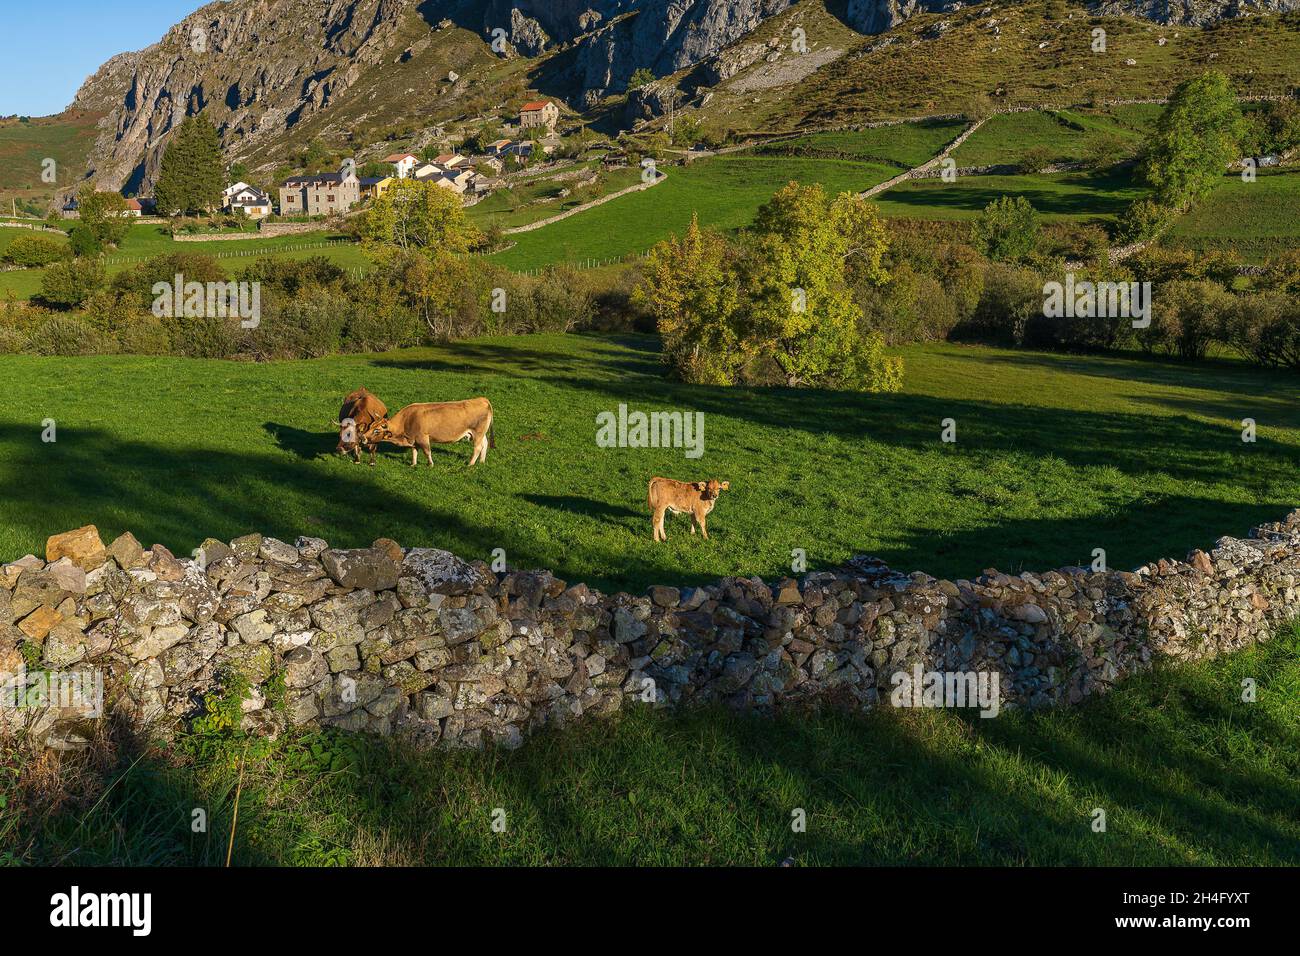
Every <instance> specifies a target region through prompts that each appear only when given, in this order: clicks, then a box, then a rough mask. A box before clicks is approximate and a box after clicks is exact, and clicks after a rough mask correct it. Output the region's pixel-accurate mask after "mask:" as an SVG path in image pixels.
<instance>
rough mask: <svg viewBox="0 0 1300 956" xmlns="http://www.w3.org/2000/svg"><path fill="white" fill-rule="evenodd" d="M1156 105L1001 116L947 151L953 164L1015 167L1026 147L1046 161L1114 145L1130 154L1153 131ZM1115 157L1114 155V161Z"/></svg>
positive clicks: (1069, 158) (1073, 159)
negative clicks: (1040, 153) (1044, 153)
mask: <svg viewBox="0 0 1300 956" xmlns="http://www.w3.org/2000/svg"><path fill="white" fill-rule="evenodd" d="M1162 109H1163V107H1161V106H1159V105H1156V104H1137V105H1133V106H1116V107H1109V108H1107V109H1102V110H1096V109H1076V110H1055V111H1047V110H1043V111H1034V112H1029V113H1004V114H1002V115H1000V116H993V117H990V118H989V120H988V121H987V122H986V123H985V124H984V125H983V126H981V127H980V128H979V129H977V130H976V131H975V132H974V133H973V134H972V135H971V137H970V138H969V139H968V140H966V142H964V143H962V144H961V146H959V147H958V148H957V149H955V150H954V151H953V153H952V158H953V159H954V160H956V162H957V165H958V166H988V165H994V164H1004V163H1017V162H1019V161H1020V160H1022V159H1023V158H1024V157H1025V155H1026V154H1027V153H1028V152H1029V151H1030V150H1031V149H1040V150H1041V149H1046V150H1047V151H1048V152H1047V156H1048V157H1049V158H1050V160H1051V162H1054V163H1060V162H1077V161H1079V160H1082V159H1085V158H1087V157H1088V155H1089V151H1090V150H1093V149H1100V148H1105V147H1107V146H1109V145H1111V144H1114V145H1115V146H1116V147H1118V148H1119V149H1131V150H1135V149H1136V148H1137V147H1138V146H1139V145H1140V144H1141V143H1142V141H1143V139H1144V138H1145V137H1146V136H1147V135H1148V134H1149V133H1150V132H1151V131H1152V129H1154V127H1155V123H1156V120H1157V119H1159V117H1160V112H1161V110H1162ZM1114 158H1116V159H1118V158H1120V157H1118V156H1116V157H1114Z"/></svg>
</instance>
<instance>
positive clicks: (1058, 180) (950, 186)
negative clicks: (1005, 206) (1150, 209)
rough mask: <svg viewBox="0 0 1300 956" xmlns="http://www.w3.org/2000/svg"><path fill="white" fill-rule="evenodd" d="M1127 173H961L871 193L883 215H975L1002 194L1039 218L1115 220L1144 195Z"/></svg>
mask: <svg viewBox="0 0 1300 956" xmlns="http://www.w3.org/2000/svg"><path fill="white" fill-rule="evenodd" d="M1146 193H1147V190H1146V188H1145V187H1142V186H1138V185H1134V184H1133V182H1132V181H1131V179H1130V176H1129V174H1128V173H1127V172H1124V171H1105V172H1080V173H1040V174H1036V175H1022V176H961V177H958V179H957V180H956V181H955V182H952V183H945V182H943V181H942V180H941V179H914V180H909V181H908V182H905V183H901V184H899V185H898V186H895V187H894V188H893V189H890V190H888V191H887V192H884V193H881V194H880V195H878V196H876V197H875V202H876V203H877V204H878V205H879V207H880V212H881V214H882V215H885V216H899V217H905V218H909V219H936V220H947V219H974V218H976V217H977V216H979V214H980V213H981V212H982V211H983V209H984V207H985V206H987V205H988V204H989V203H991V202H993V201H994V200H996V199H997V198H998V197H1000V196H1023V197H1025V199H1027V200H1029V202H1030V204H1031V205H1032V206H1033V207H1034V208H1035V209H1036V210H1038V212H1039V213H1040V215H1041V216H1042V218H1043V220H1044V221H1046V222H1053V221H1057V220H1075V221H1090V220H1091V221H1097V222H1102V223H1107V222H1114V221H1115V218H1116V217H1117V216H1119V215H1120V214H1122V213H1123V212H1124V210H1125V209H1127V208H1128V205H1129V203H1131V202H1132V201H1133V200H1135V199H1140V198H1141V197H1142V196H1144V195H1146Z"/></svg>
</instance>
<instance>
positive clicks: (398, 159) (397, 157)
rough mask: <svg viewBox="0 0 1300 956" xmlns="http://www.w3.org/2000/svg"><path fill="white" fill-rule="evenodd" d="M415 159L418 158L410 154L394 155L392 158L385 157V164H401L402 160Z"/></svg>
mask: <svg viewBox="0 0 1300 956" xmlns="http://www.w3.org/2000/svg"><path fill="white" fill-rule="evenodd" d="M415 158H416V157H414V156H412V155H411V154H410V153H393V155H392V156H385V157H384V162H386V163H400V162H401V161H402V160H404V159H415Z"/></svg>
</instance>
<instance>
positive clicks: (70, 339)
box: [27, 315, 107, 355]
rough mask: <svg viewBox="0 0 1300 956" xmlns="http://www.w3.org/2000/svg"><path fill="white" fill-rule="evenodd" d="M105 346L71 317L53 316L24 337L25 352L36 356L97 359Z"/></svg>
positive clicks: (90, 329)
mask: <svg viewBox="0 0 1300 956" xmlns="http://www.w3.org/2000/svg"><path fill="white" fill-rule="evenodd" d="M106 344H107V343H106V342H105V340H104V338H103V336H102V335H100V333H99V332H98V330H96V329H95V328H94V327H93V326H91V325H90V324H89V323H86V322H83V321H82V320H81V319H78V318H76V317H75V316H71V315H52V316H50V317H49V318H48V319H46V320H45V321H44V322H42V323H41V324H40V325H38V326H36V328H34V329H32V331H31V333H30V334H29V335H28V336H27V351H29V352H32V353H33V354H36V355H97V354H99V353H101V352H103V351H105V350H106V349H105V346H106Z"/></svg>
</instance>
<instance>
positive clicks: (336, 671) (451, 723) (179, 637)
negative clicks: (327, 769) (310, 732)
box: [0, 511, 1300, 747]
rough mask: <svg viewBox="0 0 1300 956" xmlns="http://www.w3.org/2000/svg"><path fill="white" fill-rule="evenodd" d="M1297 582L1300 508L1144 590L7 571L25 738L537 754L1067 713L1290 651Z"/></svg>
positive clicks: (308, 562)
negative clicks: (922, 703) (647, 724)
mask: <svg viewBox="0 0 1300 956" xmlns="http://www.w3.org/2000/svg"><path fill="white" fill-rule="evenodd" d="M1298 574H1300V511H1295V512H1292V514H1291V515H1290V516H1288V517H1287V518H1286V520H1285V521H1282V522H1279V523H1276V524H1270V525H1264V526H1261V527H1259V528H1256V529H1255V530H1254V531H1253V532H1252V533H1251V535H1250V536H1249V537H1248V538H1245V539H1235V538H1221V539H1220V540H1219V541H1218V543H1217V544H1216V546H1215V547H1214V548H1213V549H1211V550H1210V551H1208V552H1203V551H1194V552H1192V554H1191V555H1190V556H1189V557H1188V560H1187V561H1185V562H1184V561H1172V560H1161V561H1158V562H1155V563H1154V564H1151V565H1147V566H1145V567H1143V568H1140V569H1138V570H1137V571H1134V572H1123V571H1102V572H1097V571H1091V570H1087V569H1082V568H1062V569H1060V570H1056V571H1048V572H1046V573H1023V574H1018V575H1008V574H1001V573H998V572H996V571H987V572H985V573H984V574H983V575H981V576H980V577H978V578H976V579H974V580H970V581H965V580H959V581H946V580H938V579H936V578H933V577H930V576H929V575H926V574H922V573H919V572H917V573H913V574H910V575H904V574H900V573H898V572H895V571H893V570H891V569H889V568H888V567H886V566H885V565H884V564H882V563H881V562H880V561H878V560H876V559H872V558H855V559H853V560H852V561H850V562H848V563H847V564H846V565H845V566H843V567H841V568H839V569H836V570H833V571H819V572H814V573H810V574H807V575H805V576H804V577H803V578H802V579H801V580H795V579H791V578H787V579H783V580H779V581H776V582H774V583H766V582H764V581H762V580H759V579H758V578H727V579H724V580H722V581H720V582H718V583H716V584H712V585H706V586H702V587H687V588H676V587H667V586H657V587H652V588H650V589H649V591H648V593H647V594H645V595H639V596H638V595H630V594H621V593H620V594H613V595H605V594H601V593H600V592H598V591H595V590H592V589H590V588H588V587H587V586H586V585H583V584H574V585H569V584H567V583H566V582H564V581H561V580H559V579H557V578H556V577H555V576H554V575H553V574H551V573H550V572H548V571H510V572H507V573H494V572H492V571H491V570H490V569H489V568H488V566H487V565H485V564H483V563H481V562H476V563H469V562H466V561H463V560H462V559H460V558H458V557H456V556H455V555H453V554H450V553H448V552H446V551H439V550H435V549H430V548H411V549H402V548H401V547H399V546H398V545H397V544H395V543H394V542H392V541H388V540H382V539H381V540H379V541H376V542H375V543H374V545H373V546H372V547H370V548H363V549H351V550H344V549H335V548H330V547H329V546H328V545H327V543H326V542H325V541H322V540H319V539H317V538H299V539H298V540H297V541H296V542H295V543H293V544H288V543H286V542H284V541H279V540H276V539H274V538H268V537H263V536H261V535H259V534H250V535H246V536H244V537H241V538H237V539H235V540H234V541H231V542H229V543H225V542H221V541H216V540H212V539H209V540H208V541H206V542H205V543H204V544H203V546H202V547H201V548H200V549H199V550H198V551H197V552H196V557H195V558H194V559H186V560H178V559H177V558H175V557H174V556H173V555H172V554H171V553H170V552H169V551H167V549H166V548H164V547H162V546H161V545H154V546H153V547H152V548H151V549H149V550H145V549H143V548H142V547H141V546H140V544H139V543H138V542H137V541H136V539H135V538H133V537H132V536H131V535H129V534H127V535H123V536H121V537H119V538H117V539H116V540H114V541H113V542H111V543H110V544H108V545H105V544H103V542H102V541H101V540H100V537H99V534H98V532H97V531H96V530H95V528H94V527H91V526H88V527H85V528H81V529H78V530H76V531H73V532H69V533H67V534H62V535H56V536H54V537H52V538H50V539H49V542H48V544H47V553H46V556H45V559H44V560H42V559H39V558H37V557H35V556H32V555H28V556H26V557H24V558H22V559H20V560H18V561H15V562H12V563H10V564H7V565H4V566H3V567H0V674H4V673H7V674H9V675H12V676H11V677H10V680H9V684H8V686H9V688H10V693H9V694H8V695H7V699H6V700H5V702H4V706H3V707H2V708H0V722H3V724H4V725H5V726H6V727H7V728H8V729H9V730H10V731H13V732H19V733H25V734H29V735H33V736H35V737H37V738H38V739H39V740H40V741H42V742H44V743H46V744H47V745H49V746H56V747H75V746H79V745H80V744H81V743H82V742H84V740H85V739H87V738H88V736H89V735H90V733H91V732H92V731H93V726H92V724H91V722H92V721H93V720H95V719H98V716H97V715H99V716H102V715H103V714H107V713H112V712H116V713H119V714H121V715H123V716H124V717H126V718H127V719H130V720H132V721H134V722H136V723H138V724H140V725H147V726H148V727H149V728H151V729H152V730H153V731H155V732H158V733H161V734H166V733H168V732H170V731H172V730H174V729H176V728H178V727H181V726H183V725H184V723H185V721H186V720H188V719H191V718H193V717H194V716H196V715H198V714H199V713H201V712H202V710H203V707H204V703H203V700H204V696H205V695H206V694H209V693H212V692H214V691H217V690H219V689H220V688H222V687H226V688H229V687H231V686H235V685H236V684H237V685H239V686H241V687H246V688H247V690H246V693H245V694H244V698H243V703H242V708H243V712H244V716H243V724H244V727H245V728H246V729H248V730H250V731H253V732H257V733H264V734H275V733H279V732H281V731H283V730H284V729H285V728H286V727H291V726H297V727H314V726H335V727H343V728H346V729H348V730H352V731H365V732H372V733H378V734H394V733H399V734H403V735H407V736H409V737H411V738H413V739H414V740H415V741H417V742H420V743H423V744H429V745H438V746H444V747H482V746H485V745H499V746H506V747H515V746H518V745H519V744H520V743H522V742H523V740H524V738H525V736H526V735H527V734H528V733H530V732H532V731H534V730H536V729H537V728H539V727H542V726H544V725H548V724H551V725H563V724H565V723H567V722H568V721H572V720H577V719H586V718H591V717H599V716H600V715H606V714H612V713H614V712H615V711H618V710H620V709H621V708H624V707H631V706H690V705H697V704H704V703H721V704H724V705H730V706H734V707H740V708H751V709H759V710H770V709H776V708H790V707H803V706H834V707H841V708H849V709H866V708H871V707H873V706H876V705H890V704H891V703H896V702H897V701H894V700H893V699H892V695H893V693H894V691H895V689H896V687H897V686H898V683H897V682H898V680H899V677H898V676H897V675H900V674H909V673H911V674H914V673H916V671H918V670H919V671H923V672H926V673H932V672H941V673H945V674H953V673H958V674H970V673H974V674H984V675H988V674H996V675H997V684H996V687H997V696H998V703H999V705H1000V707H1003V708H1006V707H1031V708H1036V707H1046V706H1052V705H1057V704H1068V703H1075V702H1077V701H1080V700H1082V699H1084V698H1086V697H1088V696H1090V695H1092V694H1096V693H1100V692H1103V691H1105V690H1106V689H1107V688H1108V687H1110V686H1111V685H1112V684H1114V683H1115V682H1116V681H1118V680H1120V679H1122V678H1124V677H1125V676H1126V675H1129V674H1132V673H1135V672H1138V671H1142V670H1144V669H1146V668H1149V667H1150V666H1152V664H1153V662H1155V661H1157V660H1160V659H1175V660H1194V659H1198V658H1203V657H1208V656H1213V655H1215V654H1220V653H1223V652H1227V651H1232V650H1236V649H1238V648H1241V647H1244V646H1246V645H1249V644H1252V643H1254V642H1257V641H1262V640H1266V639H1268V637H1269V636H1270V635H1271V634H1272V633H1273V631H1274V629H1275V628H1276V627H1277V626H1279V625H1280V624H1282V623H1284V622H1285V621H1286V620H1288V619H1289V618H1291V617H1292V616H1293V615H1294V614H1295V613H1296V611H1297V607H1298V604H1300V594H1298V593H1297V584H1296V582H1297V575H1298ZM42 682H44V683H42ZM56 686H57V687H58V689H59V690H60V692H61V693H62V696H59V695H57V694H56V693H55V689H54V688H55V687H56ZM69 686H71V687H72V688H73V692H72V693H70V694H69V693H68V692H67V688H68V687H69ZM16 687H22V688H26V690H27V692H28V697H27V700H26V706H15V704H16V703H18V702H19V700H18V697H17V696H15V695H14V694H13V692H12V689H13V688H16ZM41 687H43V688H44V692H45V693H46V694H47V695H48V696H46V697H44V698H40V697H39V696H32V688H38V689H39V688H41ZM101 689H102V694H103V707H102V710H96V709H94V704H95V700H96V699H97V698H95V695H96V694H97V693H99V691H100V690H101Z"/></svg>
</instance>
